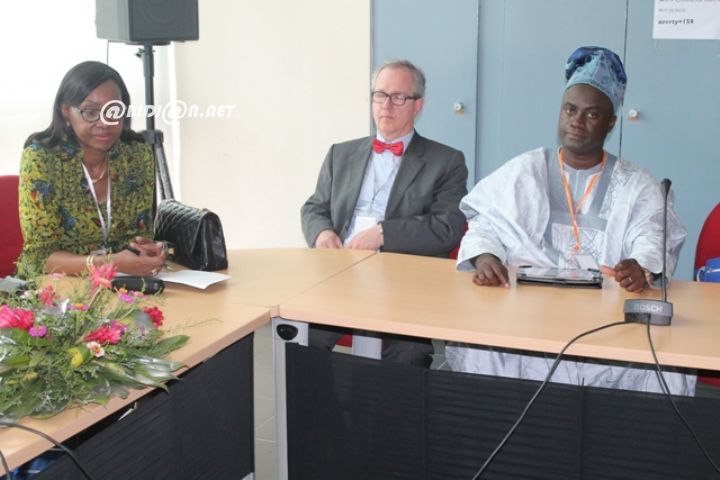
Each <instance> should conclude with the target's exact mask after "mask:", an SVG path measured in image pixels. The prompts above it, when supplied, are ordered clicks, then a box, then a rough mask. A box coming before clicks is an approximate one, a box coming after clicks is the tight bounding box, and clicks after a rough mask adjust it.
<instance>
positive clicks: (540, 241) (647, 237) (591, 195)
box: [446, 47, 695, 395]
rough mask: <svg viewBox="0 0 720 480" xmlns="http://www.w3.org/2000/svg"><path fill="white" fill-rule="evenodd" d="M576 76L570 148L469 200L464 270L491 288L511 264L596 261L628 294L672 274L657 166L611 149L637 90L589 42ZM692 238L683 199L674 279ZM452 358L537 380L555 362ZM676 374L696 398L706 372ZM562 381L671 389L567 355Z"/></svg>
mask: <svg viewBox="0 0 720 480" xmlns="http://www.w3.org/2000/svg"><path fill="white" fill-rule="evenodd" d="M566 78H567V80H568V83H567V87H566V90H565V93H564V95H563V100H562V105H561V110H560V118H559V121H558V137H559V140H560V147H558V148H552V149H549V148H538V149H536V150H531V151H529V152H526V153H523V154H522V155H520V156H518V157H516V158H514V159H512V160H510V161H509V162H507V163H506V164H505V165H503V166H502V167H500V168H499V169H498V170H496V171H495V172H493V173H492V174H490V175H489V176H488V177H486V178H484V179H483V180H481V181H480V182H479V183H478V184H477V185H476V186H475V188H474V189H473V190H472V191H471V192H470V193H469V194H468V195H467V196H466V197H465V198H464V199H463V200H462V202H461V204H460V209H461V210H462V211H463V213H464V214H465V216H466V217H467V219H468V231H467V233H466V234H465V237H464V238H463V240H462V244H461V247H460V252H459V255H458V263H457V267H458V270H465V271H468V270H469V271H472V270H475V275H474V276H473V281H474V282H475V283H476V284H477V285H479V286H504V287H506V288H507V287H509V281H508V271H507V268H506V267H505V265H514V266H519V265H533V266H539V267H559V268H585V267H586V266H587V264H588V262H592V263H594V264H596V265H598V266H600V267H601V269H603V271H604V272H605V273H606V274H608V275H611V276H612V277H613V278H614V280H615V281H617V282H618V283H619V284H620V285H621V286H622V287H623V288H625V289H626V290H628V291H630V292H639V291H642V290H643V289H645V288H647V287H648V286H649V285H648V284H649V283H652V282H653V280H655V279H657V278H658V277H659V276H660V272H661V271H662V251H663V249H662V242H663V205H664V201H663V194H662V191H661V187H660V185H659V183H658V182H657V181H656V180H655V179H653V178H652V176H650V174H649V173H648V172H647V171H646V170H644V169H642V168H639V167H637V166H634V165H632V164H631V163H630V162H628V161H626V160H623V159H618V158H616V157H615V156H613V155H611V154H609V153H607V152H606V151H605V150H604V148H603V145H604V142H605V139H606V137H607V135H608V134H609V133H610V131H611V130H612V128H613V126H614V125H615V120H616V116H615V113H614V112H616V111H617V108H618V107H619V105H620V104H621V103H622V97H623V94H624V90H625V83H626V78H625V73H624V69H623V67H622V63H621V62H620V59H619V58H618V57H617V55H615V54H614V53H612V52H610V51H609V50H607V49H604V48H600V47H581V48H580V49H578V50H577V51H576V52H574V53H573V55H571V57H570V59H569V60H568V63H567V66H566ZM685 236H686V232H685V229H684V228H683V227H682V225H681V224H680V222H679V220H678V218H677V215H676V214H675V212H674V210H673V209H672V199H671V201H670V204H669V210H668V240H667V272H673V271H674V269H675V265H676V263H677V257H678V254H679V252H680V248H681V247H682V244H683V242H684V240H685ZM668 276H669V274H668ZM620 314H621V312H618V316H619V315H620ZM610 320H612V319H610ZM568 340H569V339H568ZM446 357H447V360H448V364H449V365H450V366H451V368H452V369H453V370H459V371H466V372H473V373H483V374H492V375H500V376H507V377H515V378H527V379H532V380H543V379H544V378H545V376H546V375H547V373H548V371H549V368H550V366H551V365H552V363H553V360H554V355H549V354H547V355H543V354H537V353H532V352H526V353H515V352H512V351H506V350H499V349H489V348H484V347H479V346H470V345H461V344H449V345H448V346H447V348H446ZM665 377H666V380H667V381H668V384H669V385H670V389H671V391H672V392H673V393H675V394H682V395H692V394H693V393H694V390H695V376H694V375H688V374H684V373H681V372H667V373H666V375H665ZM552 381H555V382H562V383H569V384H576V385H586V386H600V387H609V388H625V389H632V390H641V391H651V392H661V391H662V390H661V387H660V384H659V381H658V378H657V376H656V374H655V372H654V370H653V368H652V366H650V365H641V364H634V365H632V366H631V365H628V364H626V363H613V364H611V363H609V362H602V361H595V360H581V361H576V360H564V361H562V362H561V364H560V366H559V368H558V369H557V370H556V372H555V374H554V375H553V378H552Z"/></svg>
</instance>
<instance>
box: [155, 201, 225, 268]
mask: <svg viewBox="0 0 720 480" xmlns="http://www.w3.org/2000/svg"><path fill="white" fill-rule="evenodd" d="M155 240H165V241H167V242H170V243H172V244H173V250H174V252H173V253H172V255H171V257H170V258H171V260H173V261H175V262H177V263H179V264H181V265H184V266H186V267H188V268H191V269H193V270H206V271H215V270H222V269H224V268H227V266H228V261H227V249H226V248H225V236H224V235H223V229H222V224H221V223H220V217H218V216H217V215H216V214H214V213H213V212H211V211H210V210H208V209H206V208H195V207H190V206H188V205H185V204H183V203H180V202H178V201H177V200H170V199H168V200H163V201H162V202H160V203H159V204H158V207H157V212H156V214H155Z"/></svg>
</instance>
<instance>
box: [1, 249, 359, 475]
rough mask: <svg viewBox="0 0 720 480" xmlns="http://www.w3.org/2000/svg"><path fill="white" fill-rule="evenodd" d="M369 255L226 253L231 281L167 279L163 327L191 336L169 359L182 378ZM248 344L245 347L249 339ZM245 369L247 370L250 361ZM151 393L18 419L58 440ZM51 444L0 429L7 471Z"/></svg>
mask: <svg viewBox="0 0 720 480" xmlns="http://www.w3.org/2000/svg"><path fill="white" fill-rule="evenodd" d="M372 254H373V253H372V252H365V251H335V252H332V251H329V250H311V249H264V250H263V249H259V250H241V251H231V252H229V265H230V267H229V269H228V270H227V272H226V273H228V274H229V275H230V276H231V277H232V278H231V279H230V280H228V281H226V282H222V283H219V284H215V285H212V286H210V287H209V288H208V289H207V290H197V289H194V288H190V287H186V286H183V285H177V284H171V283H168V284H167V285H166V290H165V293H164V294H163V298H164V304H163V305H162V307H161V308H162V309H163V311H164V313H165V324H164V326H163V329H165V330H170V329H172V330H173V334H178V333H184V334H187V335H189V336H190V337H191V339H190V341H189V342H188V343H187V344H186V345H185V346H184V347H183V348H181V349H179V350H177V351H175V352H173V353H172V355H171V358H173V359H174V360H177V361H180V362H183V363H185V364H186V365H187V367H186V368H185V369H183V370H181V372H180V374H181V376H182V374H183V373H184V372H186V371H187V370H189V369H192V368H193V367H196V366H198V365H199V364H202V363H203V362H206V361H208V360H209V359H212V358H213V356H215V355H216V354H218V352H220V351H222V350H223V349H225V348H227V347H229V346H231V345H233V344H234V343H236V342H239V341H240V340H242V339H245V338H248V337H249V336H250V335H251V334H252V332H253V331H255V330H256V329H257V328H259V327H260V326H262V325H264V324H266V323H268V322H269V320H270V318H271V315H272V314H274V313H276V312H277V307H278V305H279V303H280V302H281V301H284V300H286V299H289V298H291V297H292V296H295V295H297V294H299V293H301V292H302V291H303V290H306V289H307V288H310V287H312V286H314V285H316V284H318V283H320V282H322V281H323V280H325V279H327V278H330V277H331V276H333V275H335V274H336V273H338V272H341V271H343V270H344V269H346V268H349V267H351V266H352V265H354V264H355V263H357V262H359V261H361V260H362V259H364V258H366V257H368V256H370V255H372ZM176 268H177V267H176ZM249 343H250V345H251V344H252V337H251V336H250V342H249ZM250 358H251V357H250ZM249 368H250V369H252V365H249ZM252 387H253V386H252V377H250V382H249V383H248V384H246V385H244V388H246V389H247V390H248V391H249V392H250V398H252ZM171 389H172V387H171ZM151 391H153V389H143V390H132V391H131V393H130V395H129V396H128V398H126V399H121V398H113V399H112V400H111V401H110V402H109V403H108V405H106V406H99V405H89V406H86V407H84V408H75V409H71V410H67V411H65V412H62V413H60V414H58V415H56V416H54V417H52V418H50V419H45V420H39V419H31V418H25V419H24V420H22V423H23V424H24V425H27V426H29V427H32V428H35V429H38V430H40V431H42V432H44V433H46V434H48V435H50V436H51V437H53V438H55V439H56V440H58V441H65V440H66V439H68V438H70V437H72V436H74V435H76V434H78V433H80V432H82V431H83V430H85V429H87V428H88V427H91V426H92V425H94V424H96V423H97V422H99V421H101V420H102V419H104V418H106V417H108V416H109V415H111V414H112V413H114V412H116V411H118V410H121V409H123V408H125V407H127V406H129V405H132V404H133V402H135V401H136V400H138V399H139V398H141V397H143V396H145V395H147V394H148V393H150V392H151ZM244 414H245V415H247V416H249V418H250V422H249V424H250V428H251V429H252V416H253V415H252V411H250V412H245V413H244ZM251 435H252V432H251ZM50 447H51V445H50V443H48V442H47V441H45V440H43V439H41V438H40V437H38V436H36V435H34V434H32V433H29V432H25V431H23V430H19V429H6V430H2V431H0V450H1V451H2V452H3V454H4V455H5V457H6V459H7V461H8V464H9V466H10V468H14V467H16V466H18V465H21V464H23V463H25V462H26V461H28V460H30V459H32V458H34V457H36V456H37V455H39V454H41V453H42V452H44V451H46V450H47V449H48V448H50ZM251 453H252V452H251ZM0 475H1V473H0ZM118 475H119V477H118V478H123V476H122V472H119V473H118ZM125 478H127V477H125Z"/></svg>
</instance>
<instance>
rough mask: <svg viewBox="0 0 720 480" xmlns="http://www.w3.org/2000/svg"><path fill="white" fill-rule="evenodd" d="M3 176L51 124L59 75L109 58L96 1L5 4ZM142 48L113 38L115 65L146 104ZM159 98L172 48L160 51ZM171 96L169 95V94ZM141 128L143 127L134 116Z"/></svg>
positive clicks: (1, 16)
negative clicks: (34, 135) (139, 54)
mask: <svg viewBox="0 0 720 480" xmlns="http://www.w3.org/2000/svg"><path fill="white" fill-rule="evenodd" d="M0 8H1V9H0V44H1V45H3V49H2V52H3V58H2V73H0V175H7V174H17V172H18V168H19V162H20V154H21V152H22V146H23V143H24V142H25V139H26V138H27V137H28V135H30V134H31V133H33V132H36V131H38V130H42V129H44V128H46V127H47V126H48V125H49V124H50V118H51V114H52V103H53V100H54V99H55V94H56V93H57V89H58V86H59V85H60V80H62V77H63V76H64V75H65V73H66V72H67V71H68V70H69V69H70V68H71V67H72V66H73V65H76V64H77V63H80V62H82V61H85V60H97V61H102V62H104V61H105V59H106V54H107V53H108V52H107V42H106V41H105V40H101V39H99V38H97V36H96V35H95V2H94V1H93V0H73V5H72V8H71V7H69V6H68V2H57V1H54V0H25V1H23V2H12V3H7V4H3V5H2V7H0ZM136 51H137V47H131V46H129V45H124V44H118V43H111V44H110V47H109V60H110V65H111V66H113V67H114V68H115V69H117V70H118V71H119V72H120V74H121V75H122V77H123V79H124V80H125V83H126V84H127V86H128V89H129V90H130V97H131V99H132V100H133V103H139V104H143V103H144V98H145V90H144V81H143V76H142V75H143V73H142V72H143V70H142V62H141V60H139V59H138V58H137V57H135V55H134V54H135V52H136ZM156 62H157V66H156V68H157V77H158V78H157V79H156V81H157V83H158V84H157V85H156V89H157V90H158V97H161V96H162V95H163V94H162V93H160V92H167V90H168V89H167V86H166V85H167V81H168V80H167V79H168V75H167V63H168V61H167V53H166V52H161V51H158V56H157V59H156ZM165 95H166V94H165ZM133 127H134V128H135V129H136V130H142V129H143V128H144V121H142V119H136V120H134V123H133Z"/></svg>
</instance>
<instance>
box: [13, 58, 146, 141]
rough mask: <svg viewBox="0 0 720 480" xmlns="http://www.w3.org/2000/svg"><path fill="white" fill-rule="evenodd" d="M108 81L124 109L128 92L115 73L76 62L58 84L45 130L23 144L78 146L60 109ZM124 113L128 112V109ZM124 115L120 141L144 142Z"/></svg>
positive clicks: (103, 66)
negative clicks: (65, 144) (65, 143)
mask: <svg viewBox="0 0 720 480" xmlns="http://www.w3.org/2000/svg"><path fill="white" fill-rule="evenodd" d="M108 80H111V81H112V82H113V83H115V84H116V85H117V87H118V89H119V90H120V99H121V100H122V102H123V103H124V104H125V105H126V106H130V93H128V89H127V87H126V86H125V82H123V79H122V77H121V76H120V74H119V73H118V72H117V70H115V69H114V68H112V67H110V66H108V65H106V64H104V63H102V62H94V61H88V62H82V63H79V64H77V65H75V66H74V67H73V68H71V69H70V71H68V72H67V73H66V74H65V76H64V77H63V79H62V81H61V82H60V87H59V88H58V91H57V94H56V95H55V103H54V104H53V111H52V120H51V122H50V125H49V126H48V127H47V128H46V129H45V130H42V131H40V132H35V133H33V134H32V135H30V136H29V137H28V138H27V140H26V141H25V147H27V146H28V145H30V144H32V143H40V144H42V145H45V146H48V147H54V146H56V145H58V144H60V143H61V142H63V141H66V140H69V141H72V142H76V143H77V138H76V137H75V132H73V130H72V128H71V127H70V126H68V125H67V124H66V122H65V119H64V118H63V116H62V106H63V105H64V104H67V105H71V106H74V107H77V106H78V105H80V104H81V103H82V102H83V100H85V98H87V96H88V95H90V92H92V91H93V90H95V89H96V88H97V87H98V86H99V85H101V84H103V83H105V82H107V81H108ZM127 111H128V112H129V109H127ZM126 115H127V116H126V117H125V119H124V121H123V129H122V133H121V134H120V140H122V141H124V142H131V141H135V142H142V141H144V140H145V139H144V137H143V136H142V135H140V134H139V133H136V132H134V131H133V130H132V128H131V127H130V116H129V113H128V114H126Z"/></svg>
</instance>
